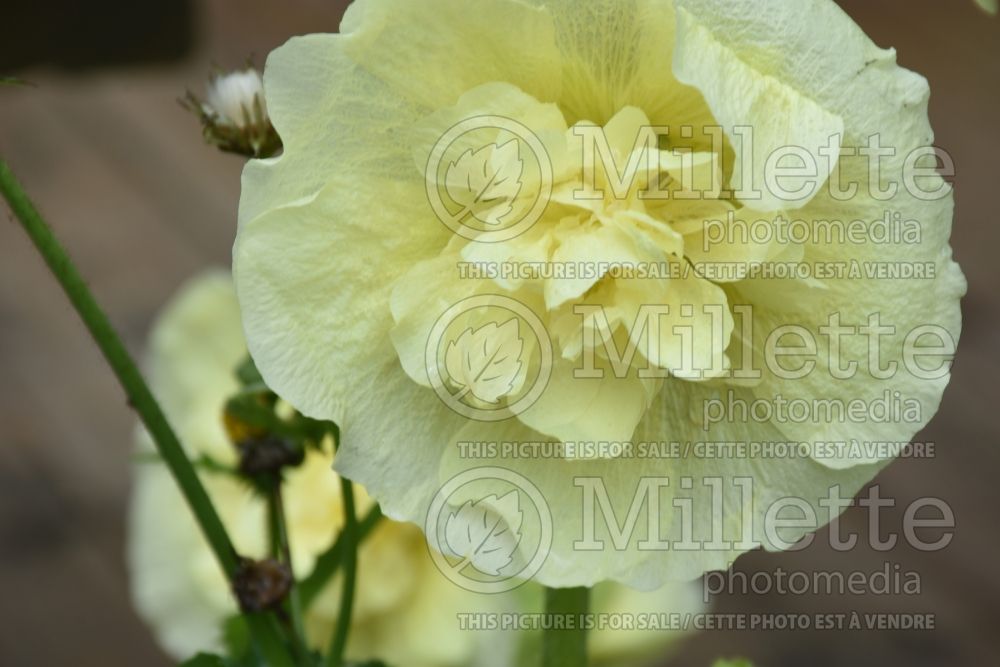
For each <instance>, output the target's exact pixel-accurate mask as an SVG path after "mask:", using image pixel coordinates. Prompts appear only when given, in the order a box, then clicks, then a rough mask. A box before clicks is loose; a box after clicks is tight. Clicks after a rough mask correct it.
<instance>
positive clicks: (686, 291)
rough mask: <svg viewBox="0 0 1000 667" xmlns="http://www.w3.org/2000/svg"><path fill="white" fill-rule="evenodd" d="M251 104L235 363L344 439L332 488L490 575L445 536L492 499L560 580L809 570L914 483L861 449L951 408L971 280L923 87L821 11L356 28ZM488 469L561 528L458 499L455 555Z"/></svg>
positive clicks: (825, 8)
mask: <svg viewBox="0 0 1000 667" xmlns="http://www.w3.org/2000/svg"><path fill="white" fill-rule="evenodd" d="M264 85H265V93H266V97H267V104H268V109H269V112H270V113H271V116H272V120H273V122H274V124H275V127H276V129H277V130H278V132H279V134H280V135H281V137H282V140H283V142H284V153H283V154H282V155H281V156H279V157H276V158H272V159H267V160H258V161H252V162H250V163H249V164H248V166H247V167H246V170H245V172H244V175H243V192H242V198H241V201H240V216H239V217H240V229H239V234H238V239H237V242H236V247H235V250H234V274H235V279H236V284H237V291H238V294H239V298H240V302H241V306H242V310H243V317H244V326H245V330H246V334H247V339H248V344H249V349H250V351H251V354H252V356H253V357H254V359H255V361H256V363H257V365H258V367H259V369H260V370H261V372H262V374H263V376H264V378H265V380H266V381H267V383H268V384H269V386H271V387H272V388H273V389H274V390H275V391H276V392H278V393H279V394H280V395H281V396H283V397H284V398H286V399H287V400H288V401H289V402H291V403H292V404H293V405H294V406H295V407H296V408H297V409H299V410H301V411H302V412H304V413H305V414H307V415H309V416H311V417H316V418H322V419H330V420H334V421H336V422H337V423H338V424H339V425H340V427H341V429H342V431H341V432H342V434H343V448H342V450H341V454H340V455H339V456H338V461H337V469H338V470H339V471H340V472H341V473H342V474H344V475H346V476H348V477H350V478H351V479H354V480H356V481H358V482H360V483H362V484H364V485H365V487H366V488H367V489H368V491H369V492H370V493H371V494H372V496H373V497H374V498H376V499H377V500H378V501H379V502H380V504H381V505H382V507H383V510H384V511H385V512H386V513H387V515H389V516H391V517H393V518H395V519H399V520H408V521H412V522H415V523H417V524H420V525H425V527H426V529H427V532H428V533H429V535H428V537H429V538H431V541H432V543H434V544H436V545H439V546H441V547H442V548H443V550H444V551H446V552H447V551H450V552H451V553H450V555H451V556H453V557H456V558H459V559H463V558H464V559H471V562H472V563H473V564H474V565H475V566H476V569H478V570H480V571H481V572H499V571H500V570H501V569H502V568H503V567H505V566H506V563H507V561H506V560H504V561H497V562H487V561H488V560H489V559H488V558H486V557H484V556H483V554H482V553H480V550H478V549H477V548H475V546H476V545H471V546H470V544H465V545H460V546H459V547H458V548H455V547H454V545H453V544H451V541H452V540H450V538H451V537H455V536H457V535H460V534H461V533H462V529H463V528H465V529H466V532H468V530H471V529H472V523H473V521H474V520H475V519H476V518H481V517H478V515H475V513H473V512H470V511H465V512H463V511H461V508H462V507H464V505H463V502H464V503H470V502H473V500H476V502H483V503H485V506H487V509H488V510H489V512H490V513H492V514H491V515H492V516H496V517H499V519H500V521H502V522H504V523H505V524H506V526H507V527H508V528H509V529H510V530H509V531H508V533H507V534H508V535H509V536H510V537H511V538H512V539H509V544H507V545H506V546H507V547H509V549H510V550H511V553H512V554H513V555H512V556H511V559H510V560H511V562H517V563H518V564H519V565H524V564H526V563H529V562H534V561H533V560H532V559H533V556H532V549H538V548H539V546H540V545H541V548H543V550H544V551H545V557H544V558H543V559H542V562H540V563H539V564H538V567H537V568H535V570H534V571H531V572H528V573H527V574H526V575H525V576H528V575H534V576H535V578H536V579H537V580H538V581H540V582H542V583H545V584H547V585H550V586H575V585H593V584H594V583H596V582H599V581H602V580H606V579H612V580H616V581H620V582H624V583H628V584H631V585H634V586H636V587H641V588H650V587H655V586H657V585H659V584H661V583H663V582H664V581H665V580H667V579H671V578H692V577H697V576H698V575H700V574H701V573H702V572H705V571H707V570H712V569H722V568H726V567H727V566H728V565H729V564H730V563H731V561H732V560H733V559H734V558H735V557H736V556H738V555H739V554H740V553H742V552H744V551H746V550H748V549H751V548H753V547H754V546H756V545H763V546H764V547H766V548H769V549H782V548H789V546H790V544H791V543H792V542H794V541H795V540H796V539H798V538H799V537H801V536H803V535H805V534H807V533H808V532H810V531H811V530H813V529H815V528H816V527H818V526H819V525H822V524H823V523H825V522H826V521H829V520H831V519H832V518H833V517H835V516H836V515H837V514H838V513H839V512H840V511H842V509H843V504H835V506H834V507H831V506H830V505H829V503H826V504H824V500H823V499H824V498H827V497H828V496H830V495H831V493H834V494H835V495H837V496H839V497H841V498H845V497H846V498H850V497H851V496H852V495H853V494H854V493H856V492H857V490H858V489H859V488H860V487H861V486H862V485H863V484H865V483H866V482H867V481H869V480H870V479H871V478H872V477H873V476H874V475H875V474H876V473H877V472H878V470H879V469H880V468H881V467H882V466H884V465H886V463H888V462H889V461H890V460H892V458H893V456H894V455H895V452H894V450H893V448H892V447H868V446H861V445H867V444H870V443H896V442H906V441H908V440H909V439H910V438H911V437H912V436H913V435H914V434H915V433H916V432H917V431H918V430H919V429H920V428H922V427H923V426H924V425H925V424H926V423H927V421H928V420H929V419H930V418H931V416H932V415H933V414H934V412H935V411H936V410H937V408H938V405H939V403H940V399H941V395H942V392H943V391H944V388H945V386H946V384H947V382H948V373H949V370H948V366H949V363H950V357H951V355H952V354H953V352H954V343H955V341H957V339H958V335H959V330H960V312H959V299H960V297H961V296H962V294H963V293H964V290H965V282H964V278H963V276H962V275H961V272H960V270H959V269H958V266H957V265H956V264H955V263H954V262H953V261H952V259H951V249H950V247H949V245H948V240H949V236H950V231H951V219H952V197H951V193H950V190H949V187H948V186H947V185H946V184H945V183H944V182H943V180H942V179H941V177H940V176H938V175H937V174H936V172H934V170H933V169H932V168H930V167H933V166H934V165H935V164H936V162H935V159H934V158H935V156H934V155H933V154H930V153H929V152H928V151H927V150H926V147H928V146H930V145H931V144H932V142H933V134H932V132H931V129H930V125H929V122H928V117H927V99H928V86H927V83H926V81H925V80H924V79H923V78H922V77H920V76H919V75H917V74H914V73H912V72H909V71H907V70H905V69H902V68H900V67H899V66H897V64H896V59H895V53H894V52H893V51H892V50H884V49H881V48H879V47H877V46H875V45H874V44H873V43H872V42H871V41H870V40H869V39H868V38H867V37H866V36H865V35H864V33H863V32H862V31H861V29H860V28H859V27H858V26H857V25H855V24H854V23H853V22H852V21H851V19H850V18H849V17H848V16H847V15H846V14H844V12H843V11H842V10H840V9H839V8H838V7H837V6H836V5H835V4H834V3H833V2H832V1H830V0H754V1H752V2H751V1H749V0H747V1H733V0H725V1H723V0H675V1H674V2H670V1H669V0H582V1H581V0H572V1H570V0H550V1H546V2H541V1H537V2H535V1H521V0H483V1H482V2H477V3H475V5H474V6H473V5H470V4H469V3H466V2H460V1H458V0H426V1H423V2H412V1H409V0H406V1H404V0H360V1H359V2H356V3H355V4H354V5H352V6H351V7H350V8H349V9H348V11H347V14H346V16H345V18H344V20H343V23H342V25H341V31H340V34H336V35H333V34H315V35H307V36H304V37H299V38H295V39H292V40H291V41H289V42H288V43H287V44H286V45H285V46H283V47H281V48H280V49H278V50H276V51H275V52H274V53H272V54H271V56H270V57H269V59H268V63H267V67H266V70H265V76H264ZM644 138H645V140H644ZM858 147H860V148H858ZM873 155H877V156H878V159H877V160H874V161H873V159H872V156H873ZM595 156H596V157H599V158H600V160H597V159H596V157H595ZM772 156H778V157H779V159H777V160H771V159H770V158H771V157H772ZM598 164H603V165H604V166H605V167H607V165H608V164H611V165H612V166H613V167H614V170H609V169H607V168H605V169H604V170H600V169H597V168H595V167H596V165H598ZM918 168H919V169H918ZM626 176H627V177H628V178H626ZM619 177H621V178H619ZM908 177H909V178H908ZM904 185H905V186H904ZM852 186H853V188H852ZM893 186H895V187H893ZM928 193H931V194H928ZM855 221H861V222H858V224H860V225H861V228H860V231H861V234H860V236H862V237H864V238H862V239H859V238H858V235H855V234H853V233H852V234H847V233H845V234H837V233H836V232H837V231H838V229H841V228H844V229H846V228H847V227H850V226H851V224H852V223H853V222H855ZM838 222H839V223H841V224H839V225H838V224H837V223H838ZM886 230H888V231H886ZM856 231H857V230H856ZM902 265H906V266H907V267H914V266H917V267H919V273H918V274H917V275H914V274H912V273H902V272H901V270H900V268H899V267H901V266H902ZM789 267H792V268H791V270H789ZM494 269H495V270H494ZM508 269H510V270H508ZM625 269H628V270H625ZM633 269H634V270H633ZM650 313H652V314H654V315H655V316H654V317H652V318H650V317H649V315H650ZM511 322H513V324H511ZM643 324H645V326H642V325H643ZM873 341H874V342H873ZM923 348H928V351H927V354H929V355H931V356H932V357H934V359H931V360H930V361H928V360H927V359H924V360H923V361H919V360H918V361H917V362H914V359H915V358H916V357H919V356H921V355H920V354H917V352H919V351H920V350H922V349H923ZM873 350H874V351H873ZM551 443H556V446H549V447H535V448H533V447H532V445H539V444H542V445H549V444H551ZM773 443H781V444H783V443H793V444H792V445H791V446H790V447H787V448H778V449H774V448H773V447H771V444H773ZM829 443H835V444H836V446H827V445H828V444H829ZM838 443H839V444H838ZM511 444H514V445H517V447H514V448H513V449H509V448H508V449H505V446H507V445H511ZM650 444H653V445H657V446H656V447H648V446H642V445H650ZM760 444H764V445H768V446H767V447H765V448H763V449H760V448H757V447H756V446H757V445H760ZM472 445H477V446H474V447H471V448H470V446H472ZM478 445H483V446H482V447H480V446H478ZM490 445H493V446H492V447H491V446H490ZM512 451H514V452H517V455H511V452H512ZM470 452H471V454H470ZM483 467H488V468H490V469H496V468H502V469H503V470H506V471H508V472H509V473H511V474H513V475H516V479H518V480H524V481H526V482H527V484H529V485H531V486H532V487H534V488H535V489H537V490H538V493H539V497H540V498H541V504H543V505H544V506H545V508H546V511H547V512H548V513H549V514H550V515H551V522H550V528H551V530H549V529H547V528H546V527H545V525H544V524H545V522H544V521H539V522H536V523H535V524H532V525H530V526H529V525H528V523H529V522H527V521H524V520H523V516H522V514H521V513H520V508H519V507H517V506H515V505H514V504H512V503H510V502H503V499H504V498H505V497H506V496H504V495H503V494H502V493H500V489H499V487H497V490H496V492H495V493H492V494H481V495H482V497H480V498H478V499H474V498H472V497H462V496H458V497H454V498H449V499H448V500H447V503H448V507H450V508H452V510H451V511H449V512H445V513H444V514H443V516H445V517H446V519H447V520H448V526H444V527H443V533H444V535H445V538H444V542H448V543H447V544H442V541H441V538H440V536H439V535H437V526H436V524H434V523H433V522H432V521H429V519H428V513H429V511H430V510H431V509H433V508H435V507H436V505H435V498H437V497H438V492H439V490H440V489H442V487H444V486H445V485H446V484H447V482H448V480H451V479H454V478H456V476H459V475H462V474H465V473H470V472H473V473H474V471H476V470H477V469H481V468H483ZM831 489H832V491H831ZM789 497H793V498H796V499H799V500H800V501H801V502H800V504H799V506H798V507H797V509H796V510H795V511H796V517H797V518H804V519H805V520H804V521H800V522H799V523H798V524H794V525H788V522H785V525H783V526H782V530H781V532H780V535H779V534H775V531H774V530H772V529H773V528H774V527H775V524H776V517H778V516H779V515H780V516H781V517H784V516H785V515H784V514H781V513H780V512H776V513H775V512H774V508H775V507H776V506H777V504H778V503H779V502H780V501H783V500H784V499H787V498H789ZM477 506H478V505H477ZM608 508H610V509H611V510H612V511H611V512H610V513H609V512H608V511H607V510H608ZM632 509H635V511H634V512H633V511H631V510H632ZM779 509H780V507H779ZM769 510H770V511H769ZM639 517H642V518H639ZM647 517H648V520H647ZM810 517H811V520H810ZM430 533H434V535H431V534H430ZM500 553H504V554H505V553H506V551H505V550H504V549H501V550H500ZM515 569H516V567H515ZM518 571H519V572H521V571H523V569H519V570H518Z"/></svg>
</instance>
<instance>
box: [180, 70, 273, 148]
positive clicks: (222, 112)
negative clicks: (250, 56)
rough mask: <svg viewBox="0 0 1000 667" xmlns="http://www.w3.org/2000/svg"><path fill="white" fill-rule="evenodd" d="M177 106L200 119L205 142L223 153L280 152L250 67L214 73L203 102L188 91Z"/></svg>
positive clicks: (260, 86) (261, 84)
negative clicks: (180, 105)
mask: <svg viewBox="0 0 1000 667" xmlns="http://www.w3.org/2000/svg"><path fill="white" fill-rule="evenodd" d="M181 103H182V105H183V106H184V107H185V108H187V109H189V110H190V111H192V112H194V113H195V114H197V115H198V117H199V118H200V119H201V123H202V127H203V129H204V136H205V140H206V141H207V142H208V143H210V144H212V145H214V146H217V147H218V148H219V149H221V150H223V151H226V152H229V153H238V154H240V155H247V156H249V157H269V156H271V155H274V154H275V153H277V152H278V150H280V149H281V139H280V138H279V137H278V133H277V132H276V131H275V129H274V127H273V126H272V125H271V120H270V118H269V117H268V114H267V103H266V102H265V100H264V82H263V80H262V79H261V76H260V72H258V71H257V70H256V69H254V68H253V67H247V68H246V69H244V70H237V71H233V72H229V73H219V74H215V75H213V76H212V78H211V79H210V80H209V83H208V88H207V91H206V100H205V101H204V102H203V101H201V100H200V99H198V97H196V96H195V95H194V94H193V93H191V92H188V94H187V97H186V98H185V99H184V100H182V102H181Z"/></svg>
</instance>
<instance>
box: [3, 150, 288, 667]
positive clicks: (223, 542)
mask: <svg viewBox="0 0 1000 667" xmlns="http://www.w3.org/2000/svg"><path fill="white" fill-rule="evenodd" d="M0 194H2V195H3V197H4V198H5V199H6V200H7V203H8V204H10V208H11V210H12V211H13V212H14V215H15V216H16V217H17V219H18V221H20V223H21V226H22V227H24V230H25V232H27V234H28V236H29V237H30V238H31V241H32V242H33V243H34V244H35V247H36V248H37V249H38V252H39V253H40V254H41V255H42V258H43V259H44V260H45V263H46V264H47V265H48V267H49V269H50V270H51V271H52V274H53V275H54V276H55V278H56V280H58V281H59V284H60V285H61V286H62V288H63V291H65V292H66V296H68V297H69V300H70V303H72V305H73V308H75V309H76V312H77V313H78V314H79V315H80V318H81V319H82V320H83V323H84V324H85V325H86V327H87V329H88V330H89V331H90V335H91V336H92V337H93V339H94V342H96V343H97V346H98V348H100V350H101V353H102V354H103V355H104V358H105V359H107V361H108V365H109V366H111V370H112V371H114V374H115V376H117V378H118V381H119V382H120V383H121V385H122V388H123V389H124V390H125V394H126V395H127V396H128V400H129V403H130V404H131V405H132V407H133V408H134V409H135V411H136V412H137V413H138V415H139V418H140V419H141V420H142V423H143V424H144V425H145V426H146V430H147V431H149V434H150V436H151V437H152V439H153V442H154V443H155V444H156V448H157V450H158V451H159V453H160V456H161V457H163V461H164V463H166V465H167V468H168V469H169V470H170V473H171V474H172V475H173V476H174V479H175V480H176V482H177V486H178V487H179V488H180V490H181V493H182V494H183V495H184V499H185V500H186V501H187V503H188V506H189V507H190V508H191V511H192V513H193V514H194V517H195V519H196V520H197V522H198V525H199V527H200V528H201V531H202V533H203V534H204V535H205V539H206V540H207V541H208V544H209V546H210V547H211V549H212V552H213V553H214V554H215V557H216V559H217V560H218V561H219V565H220V566H221V567H222V571H223V572H224V573H225V575H226V577H227V579H229V580H232V578H233V575H234V574H235V573H236V571H237V569H238V567H239V557H238V556H237V554H236V550H235V549H234V548H233V544H232V542H231V541H230V539H229V535H228V534H227V533H226V528H225V526H224V525H223V524H222V520H221V519H220V518H219V515H218V513H216V511H215V508H214V507H213V505H212V501H211V499H210V498H209V497H208V493H206V491H205V488H204V487H203V486H202V484H201V480H200V479H199V478H198V474H197V473H196V472H195V469H194V466H193V465H192V464H191V462H190V461H189V460H188V458H187V455H186V454H185V453H184V448H183V447H182V446H181V444H180V441H179V440H178V439H177V435H176V434H175V433H174V431H173V429H172V428H171V427H170V424H169V423H168V422H167V418H166V416H165V415H164V414H163V410H161V409H160V406H159V404H158V403H157V402H156V399H155V398H154V397H153V394H152V392H151V391H150V390H149V387H148V386H147V385H146V382H145V381H144V380H143V378H142V375H141V374H140V373H139V370H138V367H137V366H136V364H135V362H134V361H133V360H132V358H131V356H129V353H128V351H127V350H126V349H125V346H124V344H123V343H122V341H121V339H120V338H119V337H118V334H117V333H116V332H115V330H114V328H113V327H112V326H111V323H110V322H109V321H108V318H107V316H106V315H105V314H104V312H103V311H102V310H101V308H100V306H98V305H97V302H96V301H95V300H94V297H93V295H92V294H91V292H90V290H89V288H88V287H87V285H86V283H85V282H84V281H83V278H81V277H80V274H79V272H78V271H77V269H76V267H75V266H74V265H73V262H72V261H71V260H70V258H69V256H68V255H67V254H66V251H65V250H64V249H63V248H62V246H61V245H60V244H59V241H58V240H57V239H56V238H55V236H54V235H53V233H52V230H51V229H50V228H49V226H48V225H47V224H46V223H45V220H43V219H42V216H41V215H40V214H39V213H38V210H37V209H36V208H35V206H34V205H33V204H32V203H31V200H30V199H29V198H28V195H27V194H26V193H25V192H24V189H23V188H22V187H21V185H20V184H19V183H18V182H17V179H16V178H15V177H14V174H13V173H12V172H11V170H10V168H9V167H8V166H7V164H6V163H5V162H4V161H3V160H2V159H0ZM273 620H274V619H268V618H266V617H263V616H261V615H258V614H248V615H247V623H248V624H249V625H250V629H251V632H252V633H253V636H254V639H255V641H256V642H257V643H258V648H259V649H260V651H261V653H262V654H263V655H264V657H265V659H267V661H268V664H269V665H274V666H276V667H286V666H287V667H292V662H291V659H290V658H289V657H288V654H287V652H286V650H285V647H284V646H283V644H282V642H281V639H280V636H279V635H277V634H276V633H275V624H274V623H273Z"/></svg>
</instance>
